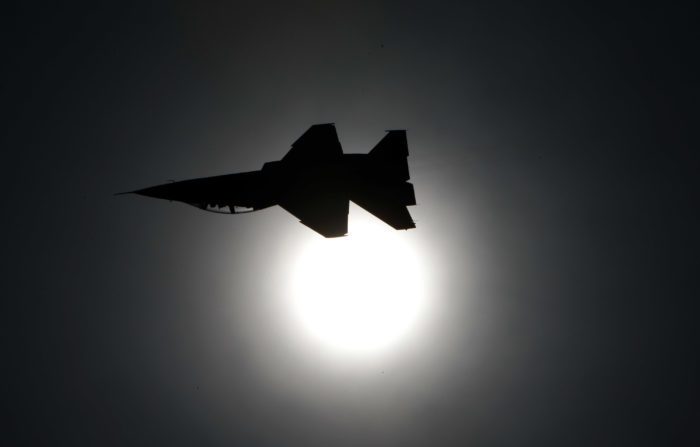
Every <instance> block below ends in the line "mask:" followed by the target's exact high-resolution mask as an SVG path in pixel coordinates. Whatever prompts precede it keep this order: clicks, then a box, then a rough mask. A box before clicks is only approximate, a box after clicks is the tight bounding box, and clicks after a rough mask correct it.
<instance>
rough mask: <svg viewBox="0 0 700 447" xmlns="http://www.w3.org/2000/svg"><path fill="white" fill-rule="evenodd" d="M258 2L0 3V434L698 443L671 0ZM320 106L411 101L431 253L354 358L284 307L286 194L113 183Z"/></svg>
mask: <svg viewBox="0 0 700 447" xmlns="http://www.w3.org/2000/svg"><path fill="white" fill-rule="evenodd" d="M258 3H259V2H249V3H246V2H240V3H237V2H230V3H228V2H220V4H219V5H207V6H205V5H202V4H200V3H199V2H191V4H185V3H177V4H174V5H173V4H168V5H157V6H143V5H139V6H134V7H127V6H122V5H121V4H120V5H113V6H96V5H93V4H85V5H75V6H46V7H42V6H39V5H34V6H30V7H15V9H10V10H9V11H8V13H7V14H6V15H5V17H4V18H3V22H6V23H5V24H4V25H3V27H2V28H3V31H2V33H3V42H4V47H5V48H4V50H5V51H4V52H3V53H4V56H3V59H4V60H5V63H4V64H3V66H4V70H3V77H4V82H3V88H2V94H3V99H4V101H3V103H4V104H5V108H4V109H5V116H6V119H5V120H6V123H7V125H6V126H5V129H4V131H3V132H2V147H3V159H4V163H3V167H4V171H5V173H4V175H3V184H4V191H5V196H4V199H5V212H4V213H3V218H2V225H3V230H4V231H3V232H4V234H5V242H4V248H3V252H4V256H3V257H2V263H3V265H2V272H3V289H4V290H3V300H2V302H3V312H2V315H3V317H4V320H6V321H5V322H4V323H3V353H4V360H5V361H4V362H3V364H4V366H3V375H5V374H7V377H6V379H5V380H3V385H2V387H3V398H2V399H1V400H2V401H3V404H4V406H6V409H7V411H8V414H9V417H6V418H5V423H4V424H3V425H5V428H3V430H2V431H1V434H0V436H1V437H2V439H1V442H0V443H2V444H4V445H60V444H66V445H96V444H99V445H154V444H167V445H193V444H197V445H217V446H218V445H222V446H223V445H261V446H264V445H338V446H342V445H347V446H355V445H401V446H410V445H415V446H420V445H429V444H432V445H455V446H457V445H488V446H501V445H503V446H506V445H519V446H522V445H532V446H542V445H581V446H584V445H585V446H590V445H615V446H621V445H635V446H637V445H697V443H698V442H700V439H699V438H698V431H697V428H696V426H697V420H698V417H699V416H700V414H699V413H698V407H697V396H698V394H699V392H700V390H699V389H698V381H697V377H699V376H700V370H699V368H698V362H697V350H698V336H697V329H695V327H694V326H695V325H696V322H695V316H696V315H697V311H698V305H697V303H696V300H697V297H698V286H697V280H696V279H694V275H695V274H696V271H697V268H696V267H697V262H696V260H695V257H696V255H695V253H697V249H698V248H700V247H698V240H697V236H696V235H695V234H696V227H697V224H698V222H697V220H698V219H697V211H696V209H697V191H698V189H697V186H696V181H694V180H693V177H694V176H696V175H697V170H698V155H697V150H696V149H697V137H696V133H697V132H696V131H695V129H694V128H693V132H691V126H694V125H695V124H696V123H697V121H698V119H697V118H698V116H697V104H698V84H697V79H698V78H697V74H696V73H694V72H693V71H692V70H691V68H690V67H691V60H692V59H693V58H694V53H693V49H694V48H695V47H696V46H697V45H696V43H695V42H696V38H697V36H696V31H694V30H693V29H692V28H693V27H694V26H695V24H694V22H693V21H692V15H691V14H690V12H689V10H684V9H683V8H680V7H661V6H659V7H657V8H650V9H640V7H638V6H637V5H632V6H617V5H615V6H613V5H610V4H606V5H605V7H604V8H598V7H595V6H593V5H590V4H586V5H582V6H580V7H573V6H567V7H565V6H563V5H559V4H555V5H549V6H546V7H545V6H542V5H540V6H537V7H535V6H528V5H523V4H520V2H513V3H515V4H508V3H500V2H483V3H481V4H480V3H470V4H462V2H454V4H451V3H449V2H447V3H444V2H423V3H415V2H380V1H377V2H367V3H362V2H360V3H358V2H343V3H336V2H264V5H259V4H258ZM325 122H334V123H336V127H337V129H338V133H339V137H340V141H341V143H342V144H343V147H344V150H345V151H346V152H363V153H364V152H367V151H369V149H371V147H372V146H373V145H374V144H375V143H376V142H377V141H378V140H379V139H380V138H381V136H382V135H383V131H384V130H385V129H407V131H408V142H409V151H410V157H409V166H410V169H411V176H412V182H413V183H414V185H415V188H416V196H417V199H418V206H416V207H413V208H411V213H412V215H413V216H414V218H415V219H416V221H417V225H418V227H417V228H416V229H415V230H411V231H410V232H408V233H407V234H406V238H408V239H409V240H410V243H411V244H414V246H415V247H419V253H420V254H421V256H424V260H425V262H426V263H427V264H429V270H430V275H431V284H432V289H431V292H430V293H429V297H430V300H431V309H432V311H433V313H432V317H431V318H432V319H431V320H430V321H429V322H428V323H426V328H425V330H423V331H422V332H418V333H416V334H414V336H413V337H411V338H410V341H408V342H406V343H404V344H403V345H402V346H401V348H400V349H397V350H395V351H392V352H391V353H387V354H386V355H385V356H384V357H379V358H375V359H373V360H372V361H371V362H365V363H363V364H361V365H357V364H349V363H344V362H342V361H329V360H328V359H327V358H325V357H323V356H322V355H320V354H318V353H317V352H315V351H314V348H313V347H312V346H311V345H304V344H303V343H302V342H300V341H299V340H297V339H295V338H294V336H293V335H292V334H291V332H292V329H291V327H292V326H290V325H292V323H290V317H289V315H287V313H285V312H286V311H285V308H284V306H283V305H281V304H280V303H283V302H284V295H285V292H286V287H287V286H286V285H287V284H288V281H289V275H290V265H291V264H292V261H291V260H292V259H293V257H294V255H295V253H296V252H297V251H298V250H299V247H300V246H301V245H303V243H304V241H306V240H309V239H313V238H314V237H315V235H314V234H313V233H311V232H310V230H308V229H306V228H305V227H303V226H301V225H299V224H298V223H297V222H296V219H295V218H293V217H292V216H290V215H288V214H286V213H285V212H284V211H283V210H281V209H279V208H275V209H270V210H265V211H261V212H258V213H253V214H248V215H243V216H233V217H226V216H217V215H211V214H207V213H201V212H199V211H197V210H195V209H192V208H188V207H186V206H184V205H177V204H168V203H165V202H163V203H161V202H156V201H153V200H148V199H142V198H134V197H126V198H125V197H113V196H112V194H113V193H115V192H119V191H124V190H131V189H135V188H139V187H145V186H150V185H154V184H158V183H162V182H164V181H166V180H168V179H177V180H180V179H186V178H193V177H201V176H208V175H217V174H224V173H230V172H238V171H247V170H253V169H259V168H260V167H261V166H262V164H263V163H264V162H266V161H271V160H277V159H280V158H281V157H282V156H283V155H284V154H285V153H286V151H287V150H288V148H289V146H290V144H291V143H292V142H293V141H294V140H295V139H296V138H297V137H299V136H300V135H301V133H303V131H304V130H306V129H307V128H308V127H309V126H310V125H312V124H315V123H325ZM361 213H362V211H361V210H359V209H358V208H357V207H354V208H352V209H351V215H350V225H351V229H352V222H353V216H354V215H356V214H361ZM350 237H351V236H350ZM6 424H7V425H6Z"/></svg>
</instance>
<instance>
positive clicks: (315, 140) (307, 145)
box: [282, 124, 343, 164]
mask: <svg viewBox="0 0 700 447" xmlns="http://www.w3.org/2000/svg"><path fill="white" fill-rule="evenodd" d="M342 156H343V148H342V147H341V146H340V141H338V134H337V133H336V131H335V126H334V125H333V124H316V125H314V126H311V127H309V130H307V131H306V132H304V135H302V136H301V137H299V139H298V140H296V141H295V142H294V143H292V148H291V149H290V150H289V152H287V155H285V156H284V158H283V159H282V161H283V162H285V163H293V164H294V163H306V162H311V161H314V162H318V161H329V160H335V159H339V158H341V157H342Z"/></svg>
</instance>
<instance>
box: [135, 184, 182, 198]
mask: <svg viewBox="0 0 700 447" xmlns="http://www.w3.org/2000/svg"><path fill="white" fill-rule="evenodd" d="M176 189H177V188H175V184H174V183H166V184H164V185H157V186H151V187H150V188H144V189H139V190H136V191H133V194H138V195H141V196H146V197H153V198H156V199H165V200H177V197H176V196H177V193H176Z"/></svg>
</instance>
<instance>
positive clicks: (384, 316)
mask: <svg viewBox="0 0 700 447" xmlns="http://www.w3.org/2000/svg"><path fill="white" fill-rule="evenodd" d="M351 214H352V216H351V219H350V231H349V236H346V237H344V238H337V239H323V238H314V239H313V240H310V241H309V242H308V244H307V245H305V246H304V247H303V248H302V249H301V251H300V253H299V255H298V257H297V258H296V260H295V262H294V266H293V269H292V275H291V304H292V310H293V313H294V315H295V317H296V319H297V321H298V322H299V323H301V327H302V329H303V331H304V333H305V334H306V335H308V336H309V338H310V339H311V340H313V341H314V342H315V343H317V344H318V345H319V346H323V347H325V348H327V349H331V350H333V351H334V352H342V353H348V354H371V353H379V352H383V351H385V350H386V349H387V348H389V347H392V346H396V345H397V344H398V342H399V341H400V340H402V339H403V338H405V337H406V336H407V335H408V334H409V333H410V331H411V329H412V328H414V327H415V326H416V325H417V323H418V320H419V317H420V316H421V315H422V313H423V312H424V309H425V306H426V277H425V276H426V275H425V268H424V266H423V265H422V263H421V259H420V256H419V253H418V252H417V250H416V247H415V246H414V245H415V244H412V243H411V241H412V239H411V233H410V232H407V231H396V230H394V229H393V228H391V227H389V226H388V225H386V224H384V223H383V222H381V221H379V220H377V219H376V218H374V217H373V216H371V215H369V214H368V213H358V212H356V211H355V210H353V212H352V213H351ZM412 231H415V230H412Z"/></svg>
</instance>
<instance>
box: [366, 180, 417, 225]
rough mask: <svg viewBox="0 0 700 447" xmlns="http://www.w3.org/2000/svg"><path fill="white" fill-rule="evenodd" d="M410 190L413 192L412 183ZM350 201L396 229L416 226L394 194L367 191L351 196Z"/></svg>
mask: <svg viewBox="0 0 700 447" xmlns="http://www.w3.org/2000/svg"><path fill="white" fill-rule="evenodd" d="M407 185H408V186H410V187H411V192H413V187H412V185H410V184H408V183H407ZM352 201H353V202H355V203H357V204H358V205H360V206H361V207H362V208H364V209H366V210H367V211H369V212H370V213H372V214H374V215H375V216H377V217H378V218H379V219H381V220H383V221H384V222H386V223H388V224H389V225H390V226H392V227H393V228H395V229H397V230H408V229H409V228H416V224H415V223H414V222H413V219H412V218H411V214H410V213H409V212H408V209H407V208H406V206H405V205H403V204H402V202H401V201H400V200H399V198H398V197H397V196H396V195H395V194H381V193H377V192H371V191H370V192H368V193H367V194H359V195H357V196H353V197H352Z"/></svg>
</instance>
